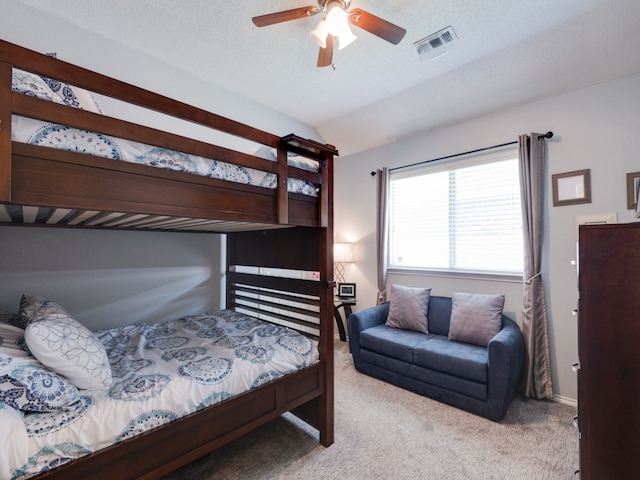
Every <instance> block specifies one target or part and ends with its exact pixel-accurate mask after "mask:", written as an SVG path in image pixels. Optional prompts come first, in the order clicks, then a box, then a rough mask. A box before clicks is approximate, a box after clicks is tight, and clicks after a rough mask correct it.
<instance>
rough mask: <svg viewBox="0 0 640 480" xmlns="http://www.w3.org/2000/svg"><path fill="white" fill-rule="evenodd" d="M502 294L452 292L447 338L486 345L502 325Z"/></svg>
mask: <svg viewBox="0 0 640 480" xmlns="http://www.w3.org/2000/svg"><path fill="white" fill-rule="evenodd" d="M503 308H504V295H487V294H481V293H461V292H453V294H452V296H451V321H450V323H449V339H451V340H455V341H458V342H464V343H472V344H474V345H480V346H482V347H486V346H487V344H488V343H489V340H491V339H492V338H493V337H494V336H495V335H496V334H497V333H498V332H499V331H500V327H501V325H502V317H501V314H502V309H503Z"/></svg>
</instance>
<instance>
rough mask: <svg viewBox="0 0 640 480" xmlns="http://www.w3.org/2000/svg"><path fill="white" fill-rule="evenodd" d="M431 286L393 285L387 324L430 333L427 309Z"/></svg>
mask: <svg viewBox="0 0 640 480" xmlns="http://www.w3.org/2000/svg"><path fill="white" fill-rule="evenodd" d="M430 296H431V289H430V288H414V287H404V286H402V285H391V296H390V300H389V314H388V315H387V322H386V325H387V326H389V327H393V328H401V329H404V330H415V331H416V332H422V333H428V331H429V329H428V321H427V311H428V309H429V298H430Z"/></svg>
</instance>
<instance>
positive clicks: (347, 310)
mask: <svg viewBox="0 0 640 480" xmlns="http://www.w3.org/2000/svg"><path fill="white" fill-rule="evenodd" d="M333 303H334V306H333V316H334V317H335V319H336V325H337V326H338V334H339V335H340V340H342V341H343V342H346V341H347V332H346V330H345V326H346V324H347V319H348V318H349V315H351V313H353V312H352V310H351V307H353V306H354V305H355V304H356V303H358V300H357V299H356V298H355V297H335V298H334V299H333ZM341 308H342V309H343V310H344V321H343V320H342V315H340V309H341Z"/></svg>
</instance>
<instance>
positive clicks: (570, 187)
mask: <svg viewBox="0 0 640 480" xmlns="http://www.w3.org/2000/svg"><path fill="white" fill-rule="evenodd" d="M551 184H552V185H551V186H552V188H553V206H554V207H560V206H563V205H575V204H577V203H591V170H589V169H587V170H576V171H575V172H566V173H556V174H554V175H551Z"/></svg>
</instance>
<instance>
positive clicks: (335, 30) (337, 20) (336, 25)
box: [325, 1, 349, 37]
mask: <svg viewBox="0 0 640 480" xmlns="http://www.w3.org/2000/svg"><path fill="white" fill-rule="evenodd" d="M325 18H326V20H327V26H328V27H329V33H330V34H331V35H334V36H336V37H337V36H339V35H340V33H341V32H342V31H343V30H344V29H345V28H349V17H348V16H347V12H345V11H344V10H343V8H342V3H341V2H339V1H330V2H329V3H328V4H327V16H326V17H325Z"/></svg>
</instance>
